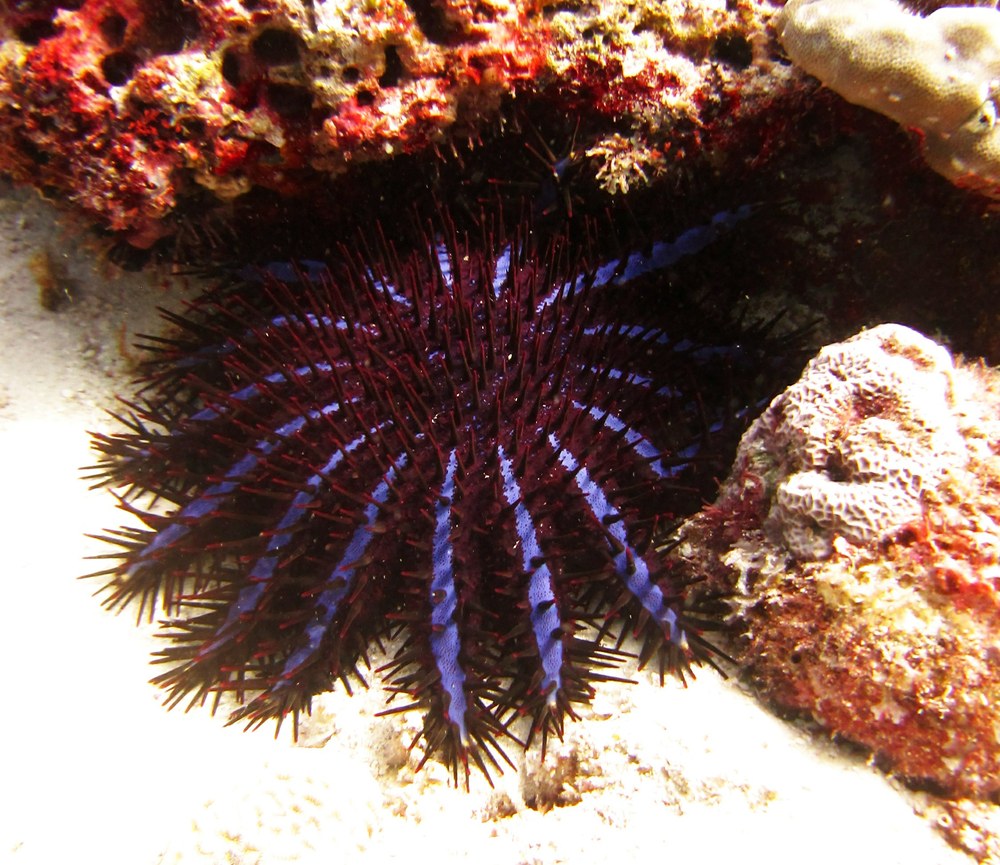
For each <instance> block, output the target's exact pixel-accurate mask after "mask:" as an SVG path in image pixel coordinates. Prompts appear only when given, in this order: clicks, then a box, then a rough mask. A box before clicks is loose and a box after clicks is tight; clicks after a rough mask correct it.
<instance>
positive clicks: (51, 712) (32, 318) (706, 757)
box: [0, 192, 971, 865]
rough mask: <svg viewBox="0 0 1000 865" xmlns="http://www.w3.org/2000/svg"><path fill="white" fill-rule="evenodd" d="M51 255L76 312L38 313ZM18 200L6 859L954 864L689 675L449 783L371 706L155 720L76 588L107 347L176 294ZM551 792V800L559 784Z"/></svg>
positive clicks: (137, 647) (1, 471)
mask: <svg viewBox="0 0 1000 865" xmlns="http://www.w3.org/2000/svg"><path fill="white" fill-rule="evenodd" d="M42 247H47V248H48V249H49V250H50V252H51V253H52V254H53V255H54V257H55V259H56V261H57V263H59V264H61V265H64V266H65V267H66V269H67V273H68V275H69V276H70V278H71V279H72V280H74V281H75V283H76V285H75V291H74V299H73V300H72V302H70V303H67V304H66V305H65V306H64V308H63V309H61V310H60V311H58V312H49V311H46V310H45V309H43V308H42V306H41V305H40V303H39V299H38V285H37V283H36V281H35V279H34V278H33V276H32V274H31V272H30V270H29V267H28V260H29V259H30V257H31V256H32V255H33V254H35V253H36V252H37V251H38V250H39V249H40V248H42ZM85 247H86V242H85V240H84V239H83V238H82V237H79V236H74V235H72V234H70V233H67V232H66V231H64V230H61V229H60V228H59V226H58V223H57V221H56V219H55V218H54V216H53V214H52V212H51V211H50V210H49V209H48V208H47V206H45V205H44V204H42V203H41V202H39V201H37V200H36V199H35V198H34V197H32V196H29V195H25V194H19V193H10V192H6V193H4V194H3V195H0V484H2V486H0V495H2V514H3V516H2V522H0V537H2V539H3V542H2V551H3V556H4V562H3V570H2V574H0V580H2V591H0V611H2V612H0V615H2V624H0V658H2V659H3V664H4V672H3V677H2V680H0V681H2V684H0V688H2V691H0V694H2V697H0V700H2V704H0V705H2V718H3V720H2V722H0V862H8V861H9V862H13V863H18V865H20V863H45V865H57V863H59V865H61V863H70V862H100V863H102V865H154V863H180V862H184V863H192V862H198V863H283V862H308V863H320V862H323V863H354V862H360V861H362V860H364V861H366V862H372V863H374V862H397V861H399V862H403V861H414V860H416V861H428V862H429V861H433V862H434V863H435V865H449V863H467V862H470V861H471V862H475V865H491V863H498V865H499V863H503V865H520V863H561V862H567V863H578V862H579V863H600V862H612V861H614V862H630V861H632V862H634V861H640V860H641V861H645V862H692V861H693V862H706V863H713V862H726V861H738V862H740V863H741V865H753V863H763V862H767V863H800V862H806V863H810V865H821V863H838V865H842V863H845V862H848V863H850V862H858V863H880V865H882V863H907V865H924V863H927V865H931V863H933V865H947V863H962V862H964V863H968V862H970V861H971V860H970V859H968V858H967V857H966V856H965V855H963V854H960V853H958V852H956V851H954V850H952V849H950V848H949V847H948V846H947V845H946V844H945V843H944V841H943V840H941V838H940V836H939V835H938V834H937V833H936V832H935V831H934V830H933V828H932V826H931V825H930V823H929V822H928V821H927V820H926V819H925V818H923V817H920V816H918V815H917V813H916V812H915V810H914V801H915V800H914V799H913V797H912V796H911V795H910V794H907V793H905V792H903V791H902V790H901V789H900V788H899V787H898V785H896V784H895V783H894V782H892V781H890V780H889V779H887V778H885V777H884V776H883V775H881V774H879V773H878V772H877V771H875V770H874V769H872V768H870V767H869V766H867V765H866V763H865V759H864V757H863V756H859V755H857V754H855V753H852V752H850V751H849V750H848V749H845V748H843V747H838V746H836V745H834V744H833V743H831V742H829V741H828V740H827V739H826V738H825V737H823V736H822V735H821V734H816V733H814V732H812V731H810V730H807V729H806V728H804V727H801V726H795V725H793V724H790V723H787V722H785V721H782V720H779V719H778V718H776V717H775V716H773V715H772V714H770V713H769V712H768V711H767V710H766V709H764V708H762V707H761V706H760V705H759V704H758V703H757V702H755V700H754V699H753V698H752V697H751V696H749V695H748V694H746V693H745V692H744V691H742V690H741V688H740V687H739V686H738V685H737V684H736V683H734V682H731V681H729V682H726V681H723V680H722V679H721V678H719V677H718V676H717V675H716V674H714V673H713V672H712V671H711V670H707V669H706V670H704V671H703V672H701V673H700V674H699V676H698V679H697V681H696V682H693V683H691V684H690V685H689V687H688V688H687V689H684V688H682V687H681V686H680V685H678V684H676V683H673V682H668V684H667V685H666V686H665V687H663V688H661V687H659V685H658V684H657V683H656V682H655V681H654V679H653V677H652V676H648V675H646V674H639V675H638V676H637V678H638V680H639V682H638V684H636V685H634V686H613V685H607V686H604V687H601V688H600V691H599V694H598V697H597V699H596V700H595V703H594V706H593V708H592V709H591V710H589V711H587V712H585V717H584V719H583V720H582V721H581V722H579V723H576V724H570V725H568V728H567V737H566V741H565V742H564V743H562V744H561V745H560V744H558V743H557V744H556V746H555V747H553V748H551V751H550V754H549V755H548V757H547V758H546V761H545V764H544V766H542V765H540V764H539V760H538V757H537V755H529V757H528V758H527V759H526V760H525V759H523V758H522V757H521V755H519V754H516V753H515V754H514V759H515V762H518V763H519V764H520V763H527V765H526V766H525V767H523V768H521V770H520V771H519V772H513V771H510V770H508V771H507V773H506V775H505V776H503V777H502V778H499V779H497V781H496V789H495V790H491V789H490V788H489V787H488V786H487V785H486V783H485V782H484V781H483V780H482V779H481V778H478V777H474V778H473V779H472V790H471V792H470V793H466V792H465V791H464V789H455V788H454V787H453V786H452V785H451V784H450V779H449V777H448V774H447V773H446V772H445V771H444V769H443V768H442V767H440V766H437V765H430V766H427V767H425V768H424V769H423V770H422V771H421V772H420V773H419V774H418V775H414V773H413V771H412V765H413V761H412V759H409V758H408V754H407V752H406V749H405V745H406V743H408V741H409V738H410V736H411V735H412V730H413V729H414V728H415V724H416V719H414V718H409V717H406V716H403V717H400V716H394V717H392V718H379V719H376V718H373V714H374V713H375V712H376V711H378V709H379V708H381V707H382V703H383V699H384V698H383V695H381V694H379V693H378V692H377V690H375V689H373V690H371V691H367V692H362V693H359V694H356V695H355V696H354V697H348V696H347V695H346V694H344V693H335V694H332V695H329V696H328V697H325V698H323V699H322V700H320V701H319V705H318V707H317V711H316V712H315V713H314V715H313V717H312V719H310V720H309V721H308V722H307V723H306V725H305V728H304V732H303V735H302V736H301V738H300V741H299V742H298V744H294V743H292V742H291V741H290V737H289V736H288V735H287V734H286V733H284V732H283V733H282V735H281V737H280V738H278V739H277V740H276V739H275V738H274V737H273V734H272V730H271V729H269V728H268V729H262V730H258V731H254V732H248V733H244V732H243V731H242V728H239V727H226V726H225V725H224V723H223V719H222V718H221V717H212V716H211V715H210V714H209V713H208V711H207V710H200V709H195V710H192V711H190V712H188V713H186V714H185V713H183V712H181V711H179V710H175V711H173V712H167V711H166V710H165V709H163V708H162V706H161V705H160V700H161V694H160V693H159V692H158V691H157V690H156V689H154V688H153V687H152V686H150V685H149V684H147V680H148V678H149V677H150V675H151V674H152V669H151V667H150V666H149V663H148V660H149V654H150V652H151V651H152V650H154V649H155V648H156V640H155V638H154V637H153V636H152V633H151V629H150V628H148V627H146V628H136V627H135V626H134V619H133V618H132V617H130V616H128V615H122V616H117V617H115V616H112V615H111V614H109V613H107V612H105V611H104V610H103V609H101V607H100V605H99V603H98V601H97V600H96V599H95V598H94V597H93V596H92V593H93V592H94V590H95V589H96V588H97V585H96V584H95V582H94V581H81V580H78V579H77V577H78V576H79V575H80V574H83V573H87V572H89V571H92V570H94V569H95V566H94V563H93V562H89V561H86V560H85V557H86V556H87V555H93V554H94V553H99V552H102V551H104V550H102V545H101V544H99V543H98V542H96V541H93V540H90V539H87V538H86V537H85V534H86V533H88V532H100V531H101V530H102V529H104V528H107V527H111V526H117V525H119V524H120V522H121V516H122V515H120V514H119V512H117V511H116V510H115V503H114V500H113V499H112V497H111V496H110V495H109V494H108V493H106V492H103V491H91V490H88V488H87V484H86V483H85V482H84V481H82V480H81V473H80V470H79V469H80V467H81V466H83V465H85V464H87V463H88V462H90V461H91V454H90V451H89V437H88V430H96V429H108V428H112V427H113V421H111V420H110V419H109V418H108V417H107V416H106V415H105V414H104V409H106V408H108V407H111V406H113V404H114V403H113V400H114V395H115V393H117V392H121V393H128V391H129V384H128V378H129V363H128V359H127V357H126V356H125V355H127V354H128V353H129V350H128V349H127V348H125V347H126V346H128V345H129V343H130V342H131V340H132V338H133V335H134V334H135V333H136V332H142V331H148V330H150V329H155V328H156V327H157V324H156V321H157V319H156V314H155V311H154V308H155V306H156V305H157V304H166V305H172V306H175V307H176V306H178V305H179V302H180V299H181V297H182V296H183V294H184V290H185V286H184V281H183V280H181V279H178V278H173V279H166V278H165V277H164V276H163V275H157V274H152V275H151V274H148V273H145V274H141V275H122V274H118V273H115V272H109V271H112V270H113V268H110V267H109V266H108V265H106V264H101V263H99V262H98V261H97V260H96V258H95V256H94V254H93V253H92V252H90V251H88V250H87V249H86V248H85ZM560 790H561V791H562V792H561V793H558V791H560Z"/></svg>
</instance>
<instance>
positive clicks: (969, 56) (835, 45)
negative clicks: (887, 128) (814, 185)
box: [778, 0, 1000, 194]
mask: <svg viewBox="0 0 1000 865" xmlns="http://www.w3.org/2000/svg"><path fill="white" fill-rule="evenodd" d="M778 33H779V36H780V38H781V41H782V44H783V45H784V47H785V50H786V51H787V52H788V54H789V56H790V57H791V59H792V60H793V61H794V62H795V63H796V64H797V65H798V66H800V67H801V68H803V69H804V70H805V71H806V72H808V73H810V74H811V75H814V76H815V77H817V78H818V79H819V80H820V81H822V82H823V84H825V85H826V86H827V87H829V88H831V89H832V90H835V91H836V92H837V93H839V94H840V95H841V96H843V97H844V98H845V99H847V100H848V101H849V102H853V103H855V104H857V105H863V106H864V107H866V108H870V109H872V110H873V111H877V112H879V113H881V114H884V115H886V116H887V117H890V118H892V119H893V120H895V121H896V122H898V123H901V124H902V125H904V126H907V127H911V128H915V129H919V130H920V131H921V132H922V133H923V137H924V141H925V147H926V154H927V159H928V162H929V163H930V165H931V167H932V168H934V170H935V171H938V172H939V173H940V174H943V175H944V176H945V177H948V178H949V179H950V180H952V181H953V182H956V183H958V184H960V185H964V186H971V187H975V188H977V189H980V190H982V191H986V192H989V193H991V194H1000V135H998V133H997V132H996V117H997V113H998V112H997V105H996V99H997V93H998V88H1000V11H998V10H997V9H993V8H983V7H964V6H963V7H944V8H941V9H938V10H936V11H934V12H932V13H931V14H930V15H928V16H926V17H922V16H920V15H915V14H912V13H910V12H908V11H907V10H906V9H904V8H903V7H902V6H901V5H900V4H899V3H897V2H895V0H791V2H789V3H788V4H787V5H786V6H785V7H784V9H783V10H782V11H781V14H780V15H779V17H778Z"/></svg>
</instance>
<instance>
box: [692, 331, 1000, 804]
mask: <svg viewBox="0 0 1000 865" xmlns="http://www.w3.org/2000/svg"><path fill="white" fill-rule="evenodd" d="M685 537H686V540H685V544H684V545H683V547H682V550H683V552H684V554H685V555H687V556H689V557H691V558H692V559H693V560H695V561H696V562H697V564H698V565H699V566H700V567H702V568H704V569H705V571H706V572H707V573H708V574H709V575H710V580H714V581H717V583H718V587H719V588H722V589H723V590H725V591H729V592H732V604H733V607H732V609H733V619H734V623H735V624H736V625H737V634H738V636H737V637H736V638H735V641H734V647H733V648H734V653H735V655H736V657H737V659H738V661H739V662H740V663H741V664H743V665H745V668H746V670H747V673H748V675H749V678H750V679H751V680H752V681H753V682H754V683H755V684H756V685H757V686H759V688H760V689H761V690H762V692H763V693H764V694H765V695H766V697H767V698H768V699H770V700H772V701H773V702H774V703H776V704H777V705H779V706H781V707H783V708H786V709H791V710H797V711H801V712H804V713H807V714H810V715H811V716H812V717H813V718H814V719H815V720H816V721H817V722H819V723H820V724H821V725H823V726H824V727H826V728H827V729H829V730H830V731H832V732H834V733H837V734H839V735H842V736H843V737H845V738H847V739H849V740H852V741H854V742H857V743H859V744H861V745H864V746H866V747H868V748H870V749H871V750H872V752H873V753H874V754H875V755H876V758H877V759H878V761H879V762H880V763H881V764H882V765H884V766H885V767H887V768H889V769H891V770H892V771H893V772H895V773H897V774H899V775H900V776H902V777H905V778H907V779H909V780H912V781H916V782H920V783H927V784H930V785H932V786H934V787H935V788H937V789H940V790H941V791H943V792H946V793H949V794H953V795H965V796H987V795H991V794H995V793H996V792H997V791H998V790H1000V741H998V735H1000V734H998V730H1000V666H998V662H1000V655H998V645H1000V644H998V636H1000V374H998V372H997V371H996V370H994V369H991V368H988V367H985V366H983V365H981V364H978V365H977V364H971V363H966V362H964V361H961V360H958V361H956V360H953V358H952V357H951V355H950V354H949V353H948V352H947V351H946V350H945V349H944V348H943V347H942V346H940V345H937V344H935V343H934V342H932V341H931V340H929V339H927V338H925V337H923V336H921V335H920V334H918V333H916V332H915V331H912V330H909V329H908V328H905V327H902V326H899V325H881V326H879V327H875V328H872V329H871V330H868V331H863V332H862V333H860V334H858V335H857V336H855V337H853V338H851V339H849V340H847V341H846V342H843V343H839V344H836V345H833V346H829V347H827V348H825V349H824V350H823V351H822V352H821V353H820V354H819V355H818V356H817V357H816V358H815V359H814V360H813V361H811V362H810V364H809V365H808V366H807V368H806V370H805V372H804V374H803V376H802V378H801V379H800V380H799V381H798V382H797V383H796V384H794V385H793V386H792V387H790V388H789V389H788V390H787V391H785V393H783V394H782V395H780V396H778V397H777V398H776V399H775V400H774V401H773V402H772V403H771V405H770V407H769V408H768V409H767V411H766V412H765V413H764V414H763V415H762V416H761V417H760V418H759V419H758V420H757V421H756V423H755V424H754V425H753V426H752V427H751V428H750V430H748V432H747V433H746V435H745V436H744V438H743V441H742V443H741V445H740V448H739V452H738V455H737V459H736V463H735V466H734V468H733V471H732V474H731V475H730V477H729V479H728V481H727V482H726V484H725V485H724V486H723V488H722V492H721V494H720V496H719V498H718V500H717V501H716V502H715V504H714V505H712V506H711V507H708V508H706V509H705V510H704V511H703V512H702V513H701V514H700V515H699V516H698V517H696V518H695V519H694V520H693V521H691V522H690V523H689V524H688V526H687V527H686V531H685Z"/></svg>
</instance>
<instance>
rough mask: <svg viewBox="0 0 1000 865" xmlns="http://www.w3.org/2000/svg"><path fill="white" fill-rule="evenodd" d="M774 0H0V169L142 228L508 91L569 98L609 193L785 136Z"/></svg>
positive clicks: (427, 139) (494, 109)
mask: <svg viewBox="0 0 1000 865" xmlns="http://www.w3.org/2000/svg"><path fill="white" fill-rule="evenodd" d="M775 14H776V9H775V8H773V7H771V6H770V5H768V4H760V3H757V2H752V0H734V2H730V3H726V2H721V0H703V2H698V3H691V2H687V0H683V2H682V0H664V2H644V3H635V2H625V0H613V2H604V0H602V2H597V0H594V2H579V3H573V4H548V3H538V2H537V0H504V2H500V0H496V2H490V3H469V2H467V0H442V2H434V3H429V2H414V0H408V2H403V0H386V2H378V3H372V2H368V0H311V2H304V0H256V2H252V3H251V2H249V0H242V2H237V0H227V2H224V3H223V2H205V3H192V2H187V0H82V2H80V0H78V2H74V3H68V2H63V3H54V2H37V3H13V4H10V3H6V4H0V171H4V172H6V173H9V174H10V175H11V176H13V177H14V178H15V179H16V180H19V181H22V182H26V183H30V184H32V185H34V186H36V187H37V188H39V189H41V190H43V191H44V192H46V193H47V194H50V195H52V196H53V197H58V198H63V197H69V198H70V199H72V200H73V201H74V202H75V204H76V205H77V206H78V208H80V209H82V210H83V211H84V212H86V213H87V214H89V216H90V217H91V218H92V219H94V220H95V221H96V222H97V223H98V224H99V225H101V226H103V227H106V228H109V229H111V230H113V231H117V232H122V233H124V234H125V235H126V236H127V237H128V238H129V239H130V241H131V242H132V243H133V244H134V245H136V246H144V245H146V246H148V245H150V244H152V243H153V242H155V240H156V239H158V238H159V237H161V236H163V235H166V234H170V233H171V231H172V227H171V225H170V224H169V223H167V224H165V223H164V218H165V217H168V216H170V215H172V214H176V213H177V212H178V211H183V210H184V207H183V206H184V205H185V204H189V205H190V206H191V207H190V208H189V210H192V211H194V212H203V211H204V209H205V207H206V206H210V205H219V204H220V203H223V202H230V201H232V200H234V199H236V198H238V197H239V196H241V195H243V194H245V193H247V192H248V191H250V190H251V189H253V188H255V187H259V188H261V189H267V190H271V191H274V192H277V193H278V194H279V195H281V196H302V195H306V194H307V193H309V192H310V191H311V190H313V189H314V187H315V181H316V180H317V178H329V177H334V176H337V175H340V174H343V173H344V172H345V171H347V169H348V168H349V167H350V166H351V165H355V164H359V163H364V162H368V161H371V160H376V159H379V160H383V159H387V158H390V157H394V156H398V155H399V154H406V153H410V154H412V153H417V152H423V151H427V149H428V147H430V146H433V145H438V144H440V143H443V142H448V141H451V142H455V141H456V140H464V141H473V142H474V141H476V140H478V139H479V137H480V135H482V134H483V132H484V130H485V129H486V128H487V125H488V123H489V122H490V121H492V120H495V119H496V118H497V117H499V116H500V108H501V102H502V99H503V98H504V97H505V96H511V97H519V98H523V99H529V100H530V99H535V100H544V104H545V106H546V110H547V114H548V115H549V116H553V117H558V116H569V117H573V118H576V117H585V118H586V125H588V126H589V127H590V128H588V129H585V130H584V131H583V133H582V134H581V140H580V142H579V143H580V148H579V152H580V153H584V152H586V153H587V159H588V160H589V161H591V162H592V163H593V170H592V175H593V176H595V177H596V176H598V175H599V178H598V180H599V182H600V183H601V184H602V185H603V186H604V187H605V188H606V189H608V190H609V191H621V190H625V189H628V188H629V186H630V185H635V184H641V183H643V182H646V181H647V180H649V179H650V178H652V177H654V176H657V175H659V174H660V173H663V172H665V171H667V170H669V168H670V167H671V166H675V165H679V164H680V162H682V161H683V160H684V159H686V158H687V157H689V156H690V155H691V154H692V153H703V154H704V155H705V156H706V158H707V162H708V163H710V164H711V165H712V166H717V165H718V164H719V162H720V161H722V162H724V161H725V156H726V155H727V154H733V153H734V151H736V154H737V155H738V157H739V158H738V160H734V161H733V164H734V165H735V164H740V165H742V164H743V162H744V159H746V158H753V159H754V160H756V161H760V160H761V159H762V158H764V157H766V156H767V154H768V153H769V152H770V150H771V149H772V148H773V147H777V146H779V143H780V142H784V141H787V140H788V139H789V136H788V135H787V134H786V133H787V132H788V126H787V124H788V123H790V122H792V121H791V119H790V117H789V116H787V115H788V112H785V113H784V114H782V113H781V112H778V113H777V114H774V113H772V112H770V111H769V110H768V108H769V106H771V105H773V104H774V102H775V100H778V99H781V98H789V99H797V98H801V94H800V95H799V96H796V95H795V93H796V92H797V89H796V88H795V87H793V86H791V82H795V81H796V80H797V77H796V75H795V74H794V73H792V72H791V71H790V70H789V69H788V68H787V67H783V66H782V65H780V64H775V63H772V62H771V61H770V59H769V58H770V57H771V56H773V55H775V54H776V53H777V45H776V44H775V43H774V40H773V30H772V29H771V28H770V27H769V22H770V20H771V19H772V18H773V16H774V15H775ZM800 89H801V88H799V90H800ZM549 108H551V109H553V110H549ZM783 124H785V125H783ZM740 130H744V131H742V132H741V131H740ZM571 132H572V127H571V126H570V129H569V133H571ZM569 133H568V134H567V138H568V137H569ZM521 146H523V143H522V145H521Z"/></svg>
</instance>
